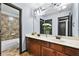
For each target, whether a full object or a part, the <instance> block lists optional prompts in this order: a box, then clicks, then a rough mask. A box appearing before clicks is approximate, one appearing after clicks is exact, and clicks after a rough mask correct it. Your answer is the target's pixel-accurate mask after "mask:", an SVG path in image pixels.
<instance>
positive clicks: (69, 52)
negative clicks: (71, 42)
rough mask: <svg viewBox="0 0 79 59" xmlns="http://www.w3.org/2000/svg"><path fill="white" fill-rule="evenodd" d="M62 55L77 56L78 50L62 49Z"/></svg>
mask: <svg viewBox="0 0 79 59" xmlns="http://www.w3.org/2000/svg"><path fill="white" fill-rule="evenodd" d="M64 53H65V54H68V55H71V56H79V50H78V49H74V48H71V47H65V48H64Z"/></svg>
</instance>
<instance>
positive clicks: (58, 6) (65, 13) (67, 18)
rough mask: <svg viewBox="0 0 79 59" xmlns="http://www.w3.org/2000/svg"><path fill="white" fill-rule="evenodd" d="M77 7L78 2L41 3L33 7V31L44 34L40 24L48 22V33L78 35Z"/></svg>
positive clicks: (78, 5) (78, 9)
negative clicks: (49, 26) (49, 27)
mask: <svg viewBox="0 0 79 59" xmlns="http://www.w3.org/2000/svg"><path fill="white" fill-rule="evenodd" d="M78 7H79V4H78V3H49V4H43V6H40V7H39V8H37V9H35V18H34V24H35V25H34V32H38V33H40V34H45V30H44V26H42V25H43V24H44V23H49V24H51V30H50V32H49V34H50V35H54V36H58V35H60V36H79V17H78V16H79V15H78V13H79V8H78ZM37 28H38V29H37Z"/></svg>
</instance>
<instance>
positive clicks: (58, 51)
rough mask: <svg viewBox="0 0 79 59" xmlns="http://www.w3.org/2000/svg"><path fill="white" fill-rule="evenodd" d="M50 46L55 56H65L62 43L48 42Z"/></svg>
mask: <svg viewBox="0 0 79 59" xmlns="http://www.w3.org/2000/svg"><path fill="white" fill-rule="evenodd" d="M50 48H51V49H53V50H54V51H55V55H56V56H67V55H66V54H65V53H64V46H62V45H59V44H55V43H50Z"/></svg>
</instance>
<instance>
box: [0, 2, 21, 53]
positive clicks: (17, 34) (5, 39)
mask: <svg viewBox="0 0 79 59" xmlns="http://www.w3.org/2000/svg"><path fill="white" fill-rule="evenodd" d="M0 8H1V11H0V16H1V17H0V18H1V19H0V22H1V25H0V32H1V34H0V39H1V40H0V41H1V50H0V51H1V55H2V54H3V52H2V51H5V50H7V49H9V48H13V47H17V48H18V49H19V51H20V53H21V51H22V46H21V44H22V43H21V42H22V41H21V40H22V37H21V9H20V8H18V7H16V6H15V5H13V4H9V3H3V4H1V7H0ZM6 45H7V46H6Z"/></svg>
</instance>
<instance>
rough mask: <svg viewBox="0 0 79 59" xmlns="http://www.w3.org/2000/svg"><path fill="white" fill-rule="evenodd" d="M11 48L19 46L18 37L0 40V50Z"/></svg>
mask: <svg viewBox="0 0 79 59" xmlns="http://www.w3.org/2000/svg"><path fill="white" fill-rule="evenodd" d="M11 48H19V38H17V39H11V40H6V41H1V51H4V50H7V49H11Z"/></svg>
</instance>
